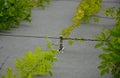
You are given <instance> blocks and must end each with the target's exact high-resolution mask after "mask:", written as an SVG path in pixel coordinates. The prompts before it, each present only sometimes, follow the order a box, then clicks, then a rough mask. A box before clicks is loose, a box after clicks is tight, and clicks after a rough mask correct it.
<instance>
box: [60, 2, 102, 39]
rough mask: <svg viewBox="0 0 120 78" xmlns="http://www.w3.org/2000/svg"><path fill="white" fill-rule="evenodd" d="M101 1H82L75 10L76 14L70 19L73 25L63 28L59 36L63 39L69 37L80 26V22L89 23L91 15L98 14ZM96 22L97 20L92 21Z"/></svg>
mask: <svg viewBox="0 0 120 78" xmlns="http://www.w3.org/2000/svg"><path fill="white" fill-rule="evenodd" d="M101 3H102V0H82V1H81V2H80V4H79V5H78V7H77V9H76V13H75V14H74V17H73V19H72V22H73V24H72V25H71V26H69V27H68V28H64V29H63V30H62V31H61V34H62V35H63V36H64V37H69V35H70V34H71V32H72V31H73V30H74V29H75V28H77V27H79V26H80V23H81V22H89V21H90V18H91V16H92V15H94V14H96V13H98V12H99V11H100V8H101ZM94 20H95V22H98V19H97V18H95V19H94Z"/></svg>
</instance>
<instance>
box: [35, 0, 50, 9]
mask: <svg viewBox="0 0 120 78" xmlns="http://www.w3.org/2000/svg"><path fill="white" fill-rule="evenodd" d="M45 3H47V4H50V0H37V3H36V5H37V6H38V7H41V8H42V9H45Z"/></svg>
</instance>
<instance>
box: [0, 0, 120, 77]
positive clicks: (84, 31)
mask: <svg viewBox="0 0 120 78" xmlns="http://www.w3.org/2000/svg"><path fill="white" fill-rule="evenodd" d="M78 1H79V0H52V2H51V4H50V5H49V6H46V9H45V10H40V9H39V8H35V9H33V11H32V22H31V23H27V22H22V23H21V26H20V27H18V28H13V29H12V30H10V31H5V32H1V33H0V34H10V35H28V36H52V37H59V33H60V31H61V30H62V29H63V28H64V27H68V26H69V25H71V24H72V23H71V19H72V17H73V14H74V13H75V8H76V7H77V5H78V4H79V2H78ZM104 1H106V0H104ZM110 1H116V0H109V3H108V2H104V3H103V4H102V5H103V7H102V9H103V8H106V7H111V6H118V3H115V2H112V3H111V2H110ZM97 15H100V16H102V12H101V13H99V14H97ZM114 24H115V22H114V21H113V20H112V19H109V18H100V22H99V23H98V24H95V23H94V22H93V21H91V22H90V23H88V24H81V26H80V27H79V28H78V29H76V30H74V31H73V33H72V34H71V37H84V38H92V37H93V36H94V35H98V34H99V33H100V31H101V28H102V26H105V27H107V28H112V27H113V25H114ZM52 40H53V42H54V41H55V42H58V40H54V39H52ZM96 43H97V42H77V43H74V44H73V45H72V46H71V45H68V44H67V41H64V46H65V50H64V53H63V54H60V55H59V56H58V58H59V61H58V62H56V63H55V65H54V67H53V74H54V75H53V77H49V76H46V77H42V78H112V76H111V75H105V76H103V77H101V76H100V71H99V70H98V69H97V66H98V65H99V62H100V60H99V59H98V56H99V54H100V53H101V52H102V51H101V50H100V49H94V48H93V46H94V45H95V44H96ZM38 45H41V47H42V48H43V49H44V50H45V47H46V46H45V45H46V39H37V38H23V37H22V38H21V37H9V36H7V37H5V36H0V66H1V65H2V64H3V63H4V61H5V64H4V66H2V69H1V70H0V75H1V73H4V72H5V67H6V66H9V67H12V68H13V69H14V65H13V62H14V61H15V59H16V58H17V57H22V55H24V53H25V52H27V51H29V50H34V48H36V47H37V46H38ZM8 56H9V57H8ZM7 57H8V59H7ZM6 59H7V60H6ZM36 78H39V77H36Z"/></svg>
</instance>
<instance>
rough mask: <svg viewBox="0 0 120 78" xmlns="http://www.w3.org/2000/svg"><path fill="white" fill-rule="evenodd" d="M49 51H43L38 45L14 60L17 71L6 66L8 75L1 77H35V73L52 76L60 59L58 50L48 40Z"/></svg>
mask: <svg viewBox="0 0 120 78" xmlns="http://www.w3.org/2000/svg"><path fill="white" fill-rule="evenodd" d="M47 49H48V51H43V50H42V49H41V47H40V46H38V47H37V48H36V49H35V50H34V51H29V52H27V53H26V54H25V55H24V56H23V57H22V58H17V59H16V61H15V62H14V64H15V68H16V73H14V71H13V70H12V69H10V68H6V72H7V74H6V75H2V76H1V78H34V76H35V75H37V76H38V75H40V76H41V75H42V76H44V75H50V76H52V67H53V64H54V62H55V61H57V60H58V59H57V58H56V55H57V54H58V52H59V51H58V50H56V49H55V48H54V46H53V45H52V43H51V42H50V41H49V40H48V41H47Z"/></svg>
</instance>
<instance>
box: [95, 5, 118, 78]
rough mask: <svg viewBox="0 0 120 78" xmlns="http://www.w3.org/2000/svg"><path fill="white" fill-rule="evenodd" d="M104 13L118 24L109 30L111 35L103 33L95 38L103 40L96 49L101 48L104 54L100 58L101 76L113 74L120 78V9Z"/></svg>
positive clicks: (109, 9)
mask: <svg viewBox="0 0 120 78" xmlns="http://www.w3.org/2000/svg"><path fill="white" fill-rule="evenodd" d="M104 13H105V15H106V16H112V17H113V18H114V19H115V20H116V24H115V26H114V28H113V29H111V30H110V29H108V30H107V31H109V33H108V32H101V35H100V36H96V37H95V38H96V39H98V40H101V42H100V43H98V44H96V45H95V48H99V47H101V48H102V50H103V52H104V53H102V54H100V56H99V58H100V59H101V60H102V61H101V64H100V66H98V69H100V70H101V75H104V74H107V73H111V74H112V75H113V76H114V78H120V8H115V7H112V8H108V9H105V10H104ZM102 40H107V41H102Z"/></svg>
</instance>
